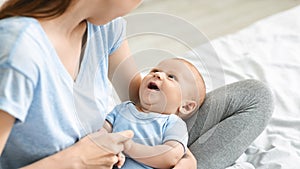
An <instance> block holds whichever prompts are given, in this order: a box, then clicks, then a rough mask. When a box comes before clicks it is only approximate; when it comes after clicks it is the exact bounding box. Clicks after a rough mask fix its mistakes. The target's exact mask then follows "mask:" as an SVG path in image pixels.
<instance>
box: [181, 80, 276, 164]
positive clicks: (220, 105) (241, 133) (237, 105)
mask: <svg viewBox="0 0 300 169" xmlns="http://www.w3.org/2000/svg"><path fill="white" fill-rule="evenodd" d="M273 106H274V104H273V97H272V93H271V91H270V89H269V88H268V87H267V86H266V85H265V84H264V83H262V82H259V81H256V80H244V81H240V82H236V83H232V84H229V85H226V86H224V87H221V88H218V89H216V90H213V91H211V92H209V93H208V94H207V97H206V99H205V102H204V103H203V105H202V106H201V108H200V109H199V112H197V113H196V114H195V115H193V117H191V118H190V119H188V120H187V121H186V122H187V125H188V130H189V142H188V146H189V148H190V150H191V151H192V153H193V154H194V156H195V157H196V159H197V163H198V168H199V169H224V168H225V167H227V166H230V165H232V164H233V163H234V162H235V161H236V160H237V158H238V157H239V156H240V155H241V154H242V153H243V152H244V151H245V150H246V148H247V147H248V146H249V145H250V144H251V143H252V142H253V141H254V140H255V139H256V138H257V136H258V135H259V134H260V133H261V132H262V131H263V130H264V129H265V127H266V125H267V124H268V121H269V119H270V117H271V115H272V112H273Z"/></svg>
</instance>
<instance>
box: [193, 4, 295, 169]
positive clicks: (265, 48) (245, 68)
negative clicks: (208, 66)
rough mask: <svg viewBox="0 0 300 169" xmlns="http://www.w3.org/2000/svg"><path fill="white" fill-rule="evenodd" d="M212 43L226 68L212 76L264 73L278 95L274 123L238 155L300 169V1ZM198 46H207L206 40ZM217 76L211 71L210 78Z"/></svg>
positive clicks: (265, 166)
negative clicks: (292, 6)
mask: <svg viewBox="0 0 300 169" xmlns="http://www.w3.org/2000/svg"><path fill="white" fill-rule="evenodd" d="M211 43H212V46H213V47H214V49H215V51H216V52H217V55H218V58H219V60H220V63H221V66H222V68H223V70H222V71H210V73H209V74H210V76H211V77H223V75H222V76H220V75H219V74H220V73H223V74H224V77H225V79H224V80H225V83H226V84H227V83H231V82H235V81H238V80H242V79H248V78H252V79H258V80H261V81H263V82H265V83H266V84H267V85H269V86H270V88H271V89H272V91H273V94H274V97H275V111H274V114H273V116H272V119H271V121H270V123H269V125H268V126H267V128H266V129H265V131H264V132H263V133H262V134H261V135H260V136H259V137H258V138H257V139H256V140H255V141H254V142H253V144H252V145H251V146H250V147H249V148H248V149H247V150H246V151H245V152H244V154H243V155H242V156H241V157H240V158H239V159H238V161H248V162H250V163H252V164H253V165H254V166H255V167H256V169H299V168H300V90H299V87H300V6H297V7H294V8H292V9H290V10H287V11H284V12H281V13H278V14H276V15H273V16H271V17H268V18H265V19H263V20H260V21H258V22H256V23H254V24H252V25H250V26H248V27H247V28H244V29H243V30H241V31H239V32H236V33H234V34H230V35H227V36H223V37H221V38H218V39H215V40H213V41H212V42H211ZM195 50H199V51H203V45H200V46H199V47H198V48H196V49H195ZM204 53H205V52H204ZM206 54H208V55H209V54H210V53H209V52H207V53H206ZM192 60H193V59H192ZM193 62H197V60H195V59H194V60H193ZM212 67H214V66H212ZM215 68H216V67H215ZM216 69H217V68H216ZM211 77H208V76H207V75H206V78H207V79H208V80H209V79H210V78H211ZM210 87H211V86H210Z"/></svg>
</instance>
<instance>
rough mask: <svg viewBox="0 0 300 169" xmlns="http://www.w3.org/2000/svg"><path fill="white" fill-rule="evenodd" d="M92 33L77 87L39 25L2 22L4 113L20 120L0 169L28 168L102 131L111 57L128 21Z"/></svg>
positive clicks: (0, 103)
mask: <svg viewBox="0 0 300 169" xmlns="http://www.w3.org/2000/svg"><path fill="white" fill-rule="evenodd" d="M87 30H88V31H87V43H86V44H85V47H86V48H85V53H84V56H83V60H82V62H81V66H80V71H79V74H78V76H77V79H76V81H74V80H73V79H72V78H71V76H70V75H69V74H68V72H67V71H66V69H65V68H64V66H63V64H62V62H61V61H60V59H59V57H58V56H57V54H56V51H55V49H54V47H53V46H52V44H51V43H50V41H49V39H48V38H47V36H46V34H45V32H44V31H43V29H42V27H41V25H40V24H39V22H38V21H37V20H35V19H33V18H28V17H12V18H7V19H2V20H0V43H1V45H0V109H1V110H4V111H6V112H8V113H9V114H11V115H12V116H14V117H15V118H16V119H17V120H16V122H15V124H14V126H13V128H12V131H11V134H10V136H9V138H8V140H7V144H6V146H5V149H4V151H3V153H2V155H1V157H0V168H1V169H14V168H18V167H21V166H24V165H28V164H30V163H32V162H34V161H37V160H39V159H41V158H44V157H46V156H49V155H51V154H54V153H56V152H58V151H60V150H62V149H65V148H67V147H69V146H70V145H72V144H74V143H75V142H76V141H78V140H79V139H80V138H82V137H83V136H85V135H87V134H88V133H91V132H95V131H97V130H98V129H100V128H101V127H102V124H103V122H104V119H105V116H106V114H107V106H108V103H107V102H108V98H109V97H110V95H111V93H110V92H111V88H110V85H109V79H108V77H107V74H108V56H109V55H110V54H112V53H113V52H114V51H115V50H116V49H117V48H118V47H119V46H120V44H121V42H122V40H123V39H124V35H125V20H124V19H122V18H117V19H115V20H113V21H112V22H110V23H108V24H106V25H102V26H95V25H93V24H91V23H87Z"/></svg>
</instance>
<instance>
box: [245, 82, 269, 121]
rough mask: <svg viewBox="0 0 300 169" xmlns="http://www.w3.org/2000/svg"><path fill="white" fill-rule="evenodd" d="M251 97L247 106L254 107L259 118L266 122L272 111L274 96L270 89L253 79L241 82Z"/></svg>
mask: <svg viewBox="0 0 300 169" xmlns="http://www.w3.org/2000/svg"><path fill="white" fill-rule="evenodd" d="M241 83H243V84H242V86H243V87H244V88H246V90H248V91H249V92H248V93H249V96H250V97H251V98H250V99H251V100H250V102H249V104H251V106H254V107H256V109H257V111H256V112H257V113H259V114H260V115H261V118H263V119H265V120H268V119H270V118H271V116H272V114H273V110H274V96H273V92H272V90H271V88H270V87H269V86H268V85H267V84H266V83H264V82H262V81H259V80H254V79H249V80H244V81H241Z"/></svg>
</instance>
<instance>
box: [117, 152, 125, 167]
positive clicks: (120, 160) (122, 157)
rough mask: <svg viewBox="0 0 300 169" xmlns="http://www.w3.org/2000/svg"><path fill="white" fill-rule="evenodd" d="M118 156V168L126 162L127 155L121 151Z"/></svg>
mask: <svg viewBox="0 0 300 169" xmlns="http://www.w3.org/2000/svg"><path fill="white" fill-rule="evenodd" d="M117 157H118V163H117V164H116V166H117V167H118V168H121V167H122V166H123V165H124V163H125V155H124V154H123V153H122V152H120V153H119V154H118V155H117Z"/></svg>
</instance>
